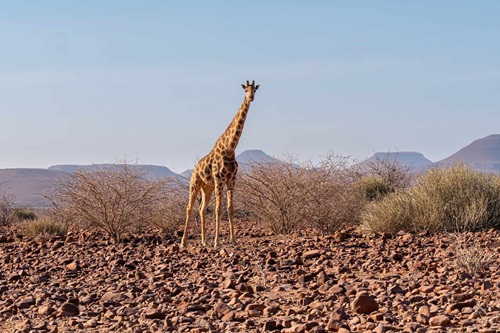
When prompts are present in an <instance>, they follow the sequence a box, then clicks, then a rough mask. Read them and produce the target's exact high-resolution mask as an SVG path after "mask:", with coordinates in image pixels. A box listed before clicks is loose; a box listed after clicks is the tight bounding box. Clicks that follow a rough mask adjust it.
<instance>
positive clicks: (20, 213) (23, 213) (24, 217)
mask: <svg viewBox="0 0 500 333" xmlns="http://www.w3.org/2000/svg"><path fill="white" fill-rule="evenodd" d="M14 218H15V219H16V220H17V221H33V220H36V214H35V212H33V211H32V210H29V209H16V211H15V212H14Z"/></svg>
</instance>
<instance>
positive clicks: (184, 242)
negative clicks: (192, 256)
mask: <svg viewBox="0 0 500 333" xmlns="http://www.w3.org/2000/svg"><path fill="white" fill-rule="evenodd" d="M180 247H181V249H182V248H184V247H186V241H184V239H183V240H181V244H180Z"/></svg>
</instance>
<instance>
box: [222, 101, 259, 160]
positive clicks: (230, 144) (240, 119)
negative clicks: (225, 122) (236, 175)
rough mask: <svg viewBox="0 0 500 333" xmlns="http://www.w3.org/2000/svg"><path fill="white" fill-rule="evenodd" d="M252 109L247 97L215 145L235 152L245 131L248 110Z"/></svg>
mask: <svg viewBox="0 0 500 333" xmlns="http://www.w3.org/2000/svg"><path fill="white" fill-rule="evenodd" d="M249 109H250V100H248V99H247V98H246V97H245V99H244V100H243V103H241V106H240V109H239V110H238V113H237V114H236V116H234V118H233V121H231V123H230V124H229V126H228V127H227V129H226V131H225V132H224V133H223V134H222V135H221V136H220V137H219V139H218V140H217V142H216V143H215V147H219V148H222V149H224V150H226V151H229V152H234V150H235V149H236V146H237V145H238V142H239V141H240V137H241V133H243V126H244V125H245V120H246V119H247V114H248V110H249Z"/></svg>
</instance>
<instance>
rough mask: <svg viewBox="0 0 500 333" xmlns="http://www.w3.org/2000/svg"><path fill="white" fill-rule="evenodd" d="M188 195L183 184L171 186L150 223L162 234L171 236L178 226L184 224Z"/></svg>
mask: <svg viewBox="0 0 500 333" xmlns="http://www.w3.org/2000/svg"><path fill="white" fill-rule="evenodd" d="M188 195H189V192H188V190H187V189H186V188H184V187H183V186H180V185H179V186H171V187H170V189H169V190H168V191H167V194H166V195H165V199H164V201H163V202H162V203H160V204H159V205H158V214H157V216H156V218H154V219H152V220H151V224H152V225H153V226H154V227H156V228H158V229H159V230H160V231H161V232H162V234H163V235H164V236H167V237H173V236H174V235H175V232H176V231H177V230H178V229H179V227H181V226H182V225H184V222H185V219H186V205H187V201H188Z"/></svg>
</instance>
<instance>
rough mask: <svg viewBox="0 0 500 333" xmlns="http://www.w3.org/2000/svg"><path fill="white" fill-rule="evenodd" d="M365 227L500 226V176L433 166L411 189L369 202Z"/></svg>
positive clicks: (458, 167)
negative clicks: (434, 167)
mask: <svg viewBox="0 0 500 333" xmlns="http://www.w3.org/2000/svg"><path fill="white" fill-rule="evenodd" d="M361 227H362V229H364V230H366V231H375V232H395V231H399V230H405V231H415V232H418V231H423V230H428V231H431V232H441V231H446V232H456V231H478V230H484V229H488V228H499V227H500V177H499V176H498V175H492V174H484V173H481V172H477V171H473V170H471V169H470V168H469V167H467V166H465V165H455V166H453V167H451V168H441V169H432V170H430V171H428V172H427V173H425V174H424V175H422V176H420V177H419V178H417V180H416V184H415V185H414V186H413V187H411V188H409V189H408V190H402V191H397V192H395V193H391V194H389V195H387V196H386V197H385V198H383V199H382V200H380V201H374V202H372V203H370V204H369V205H367V207H366V208H365V210H364V212H363V214H362V223H361Z"/></svg>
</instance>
